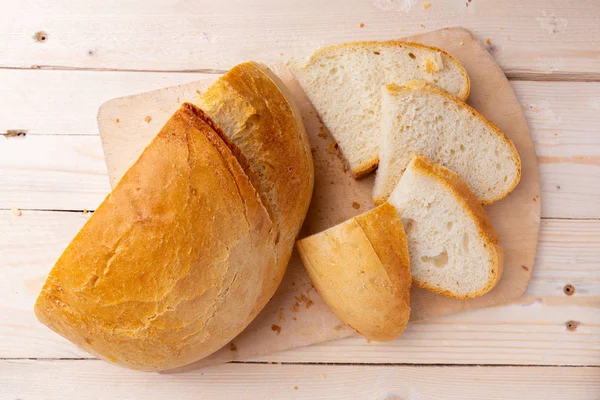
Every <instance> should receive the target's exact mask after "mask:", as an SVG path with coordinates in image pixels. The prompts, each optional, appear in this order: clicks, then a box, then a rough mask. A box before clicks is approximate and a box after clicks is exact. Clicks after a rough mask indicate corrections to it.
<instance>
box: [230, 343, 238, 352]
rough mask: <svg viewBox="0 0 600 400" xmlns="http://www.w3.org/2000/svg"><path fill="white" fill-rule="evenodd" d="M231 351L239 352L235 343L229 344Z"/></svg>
mask: <svg viewBox="0 0 600 400" xmlns="http://www.w3.org/2000/svg"><path fill="white" fill-rule="evenodd" d="M229 350H231V351H237V346H236V345H235V343H233V342H231V343H229Z"/></svg>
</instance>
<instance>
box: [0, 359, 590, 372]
mask: <svg viewBox="0 0 600 400" xmlns="http://www.w3.org/2000/svg"><path fill="white" fill-rule="evenodd" d="M0 361H57V362H68V361H100V362H106V361H104V360H101V359H99V358H94V357H0ZM109 364H110V363H109ZM225 364H244V365H273V364H276V365H324V366H340V367H352V366H361V367H362V366H364V367H452V368H469V367H485V368H503V367H504V368H505V367H511V368H512V367H515V368H531V367H535V368H556V367H560V368H599V369H600V366H596V365H586V364H579V365H577V364H510V363H506V364H483V363H467V364H452V363H431V364H424V363H408V362H397V363H390V362H386V363H384V362H381V363H375V362H335V361H333V362H318V361H305V362H301V361H300V362H297V361H277V362H273V361H244V360H235V361H229V362H227V363H224V364H221V365H225ZM110 365H112V364H110Z"/></svg>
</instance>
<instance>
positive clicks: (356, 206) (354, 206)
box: [352, 201, 360, 210]
mask: <svg viewBox="0 0 600 400" xmlns="http://www.w3.org/2000/svg"><path fill="white" fill-rule="evenodd" d="M352 208H354V209H355V210H358V209H359V208H360V203H359V202H356V201H353V202H352Z"/></svg>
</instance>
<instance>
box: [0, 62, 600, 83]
mask: <svg viewBox="0 0 600 400" xmlns="http://www.w3.org/2000/svg"><path fill="white" fill-rule="evenodd" d="M0 70H32V71H36V70H40V71H79V72H140V73H171V74H189V73H195V74H207V75H223V74H225V73H226V72H227V71H228V70H227V69H215V68H195V69H127V68H85V67H69V66H60V65H32V66H30V67H6V66H0ZM505 75H506V77H507V78H508V80H509V81H532V82H600V73H588V72H581V73H577V72H572V73H569V72H564V73H544V72H526V71H516V72H510V71H507V72H505Z"/></svg>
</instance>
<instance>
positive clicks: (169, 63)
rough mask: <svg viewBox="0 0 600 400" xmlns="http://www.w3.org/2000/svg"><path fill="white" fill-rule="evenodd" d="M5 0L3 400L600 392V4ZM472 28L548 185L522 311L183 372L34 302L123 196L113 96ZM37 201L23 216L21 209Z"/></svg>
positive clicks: (1, 84) (1, 37)
mask: <svg viewBox="0 0 600 400" xmlns="http://www.w3.org/2000/svg"><path fill="white" fill-rule="evenodd" d="M249 3H251V1H234V0H219V1H204V2H202V1H163V0H146V1H144V2H139V4H138V5H134V4H133V2H127V1H102V2H98V1H90V0H85V1H84V0H79V1H72V0H55V1H49V0H47V1H41V0H31V1H27V2H16V1H9V0H0V102H1V107H0V134H2V135H3V136H2V137H0V398H2V399H4V398H6V399H16V398H19V399H38V398H39V399H47V398H56V399H65V398H107V399H116V398H144V399H152V398H163V397H169V396H170V398H177V399H187V398H190V399H191V398H194V399H195V398H210V399H232V398H251V399H264V398H281V399H289V398H307V399H308V398H311V399H313V398H324V397H331V398H365V399H413V400H414V399H482V398H485V399H508V398H523V399H537V398H539V399H545V400H548V399H565V400H566V399H599V398H600V3H598V1H595V0H587V1H565V0H560V1H554V0H553V1H545V0H531V1H522V0H504V1H498V0H497V1H483V0H460V1H459V0H430V1H429V2H423V1H421V0H362V1H359V0H345V1H342V0H339V1H329V2H326V1H322V0H302V1H284V2H276V1H269V0H256V1H253V2H252V3H254V5H249ZM446 26H465V27H467V28H469V29H471V30H472V31H473V32H474V33H475V34H476V35H477V36H478V38H479V39H480V40H481V41H482V42H484V43H486V44H487V47H488V49H489V51H490V52H491V53H492V54H493V56H494V57H495V58H496V60H497V61H498V63H499V64H500V65H501V67H502V68H503V69H504V71H505V73H506V74H507V76H508V77H509V78H510V79H511V84H512V85H513V87H514V89H515V91H516V93H517V95H518V97H519V100H520V102H521V104H522V106H523V110H524V112H525V115H526V117H527V119H528V123H529V126H530V128H531V133H532V136H533V140H534V142H535V145H536V151H537V154H538V160H539V164H540V175H541V178H542V194H541V201H542V202H543V204H542V216H543V220H542V224H541V232H540V240H539V245H538V254H537V258H536V264H535V267H534V271H533V278H532V280H531V283H530V285H529V289H528V291H527V293H526V295H525V296H524V297H523V298H522V299H521V300H520V301H518V302H517V303H515V304H510V305H506V306H502V307H495V308H491V309H482V310H477V311H473V312H468V313H462V314H458V315H454V316H450V317H445V318H442V319H437V320H432V321H428V322H422V323H414V324H412V325H410V326H409V327H408V329H407V331H406V332H405V333H404V335H403V336H402V337H401V339H399V340H397V341H395V342H393V343H366V342H365V340H364V339H362V338H360V337H353V338H348V339H344V340H340V341H336V342H333V343H326V344H321V345H315V346H310V347H306V348H301V349H298V350H293V351H288V352H284V353H279V354H272V355H268V356H264V357H260V358H257V359H254V360H249V361H248V362H239V363H234V364H227V365H222V366H219V367H213V368H208V369H205V370H202V371H195V372H190V373H186V374H179V375H158V374H147V373H138V372H132V371H128V370H124V369H121V368H118V367H115V366H112V365H109V364H107V363H105V362H103V361H99V360H96V359H94V358H92V357H91V356H90V355H89V354H87V353H85V352H82V351H81V350H79V349H77V348H76V347H75V346H73V345H71V344H70V343H69V342H67V341H66V340H64V339H62V338H61V337H59V336H58V335H56V334H54V333H53V332H51V331H50V330H48V329H47V328H46V327H44V326H43V325H41V324H39V323H38V322H37V321H36V319H35V317H34V315H33V313H32V306H33V303H34V301H35V298H36V296H37V293H38V291H39V289H40V287H41V285H42V283H43V281H44V279H45V276H46V274H47V272H48V271H49V269H50V268H51V266H52V265H53V263H54V261H55V260H56V258H57V257H58V256H59V254H60V253H61V251H62V250H63V248H64V247H65V246H66V244H67V243H68V242H69V240H70V239H71V238H72V236H73V235H74V234H75V233H76V232H77V230H78V229H79V228H80V227H81V226H82V224H83V223H84V222H85V220H86V219H87V218H88V217H89V213H87V211H86V210H93V209H94V208H95V207H96V206H97V205H98V204H99V203H100V201H101V200H102V199H103V198H104V196H105V195H106V194H107V192H108V190H109V185H108V179H107V174H106V167H105V164H104V159H103V154H102V149H101V146H100V139H99V137H98V134H97V128H96V121H95V116H96V111H97V109H98V106H99V105H100V104H101V103H102V102H103V101H105V100H107V99H110V98H113V97H116V96H122V95H127V94H132V93H136V92H141V91H147V90H151V89H156V88H160V87H164V86H169V85H175V84H179V83H185V82H189V81H193V80H198V79H201V78H204V77H206V76H207V74H220V73H223V72H224V71H225V70H226V69H228V68H229V67H231V66H232V65H234V64H236V63H238V62H240V61H244V60H247V59H257V60H262V61H277V60H285V59H287V58H288V57H299V56H303V55H305V54H306V53H308V52H310V51H312V50H313V49H314V48H315V47H317V46H319V45H323V44H327V43H333V42H339V41H349V40H358V39H389V38H397V37H401V36H406V35H409V34H413V33H418V32H424V31H428V30H434V29H439V28H443V27H446ZM15 208H18V209H20V210H21V215H16V214H19V212H18V211H17V210H16V209H15Z"/></svg>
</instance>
